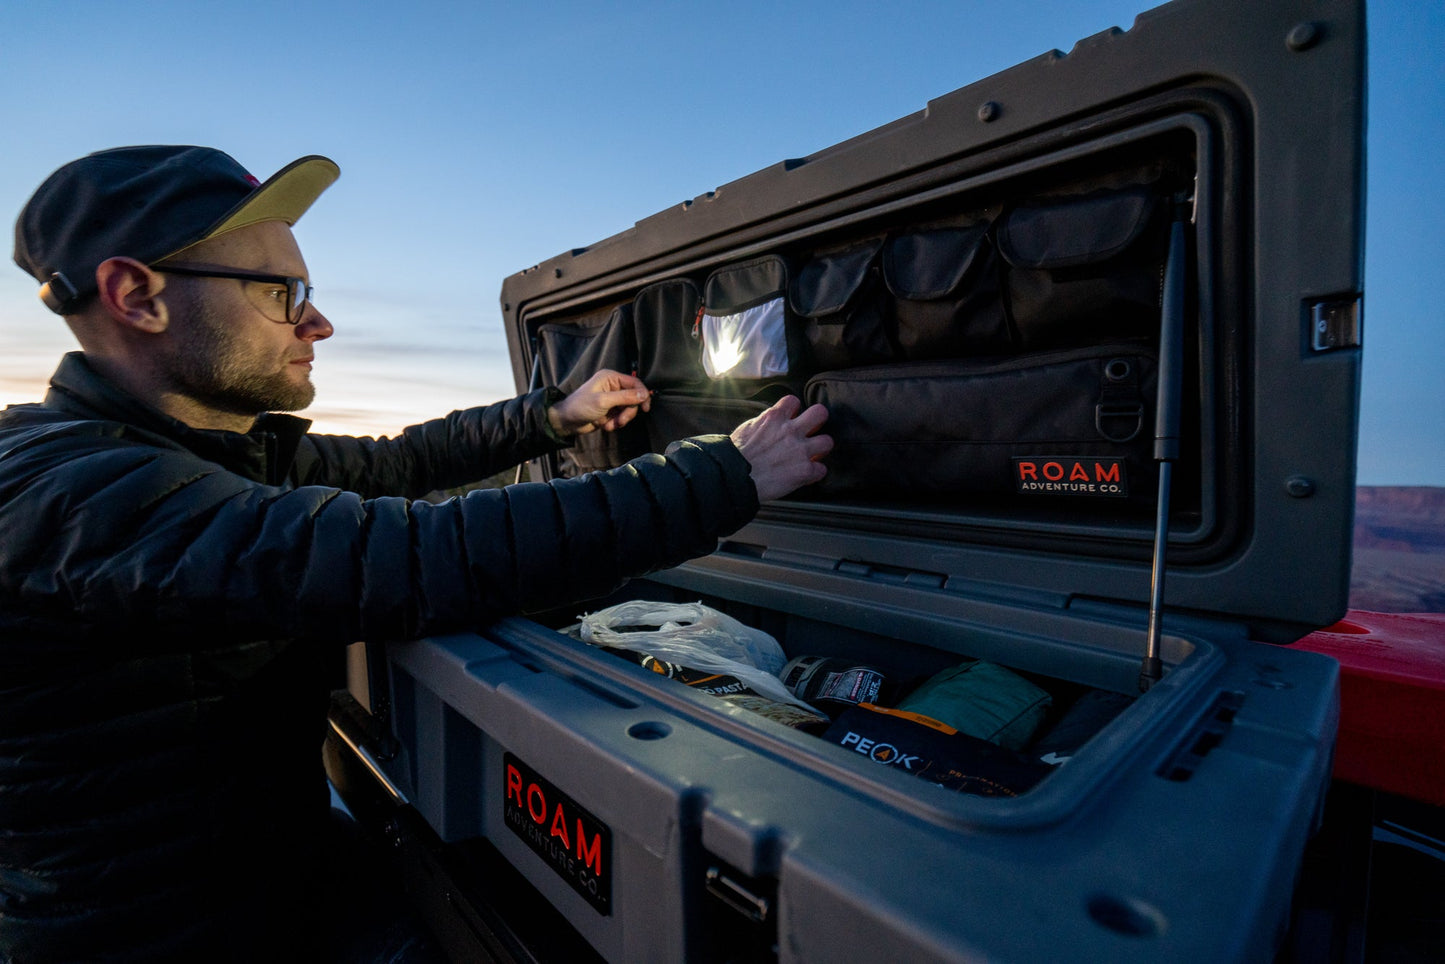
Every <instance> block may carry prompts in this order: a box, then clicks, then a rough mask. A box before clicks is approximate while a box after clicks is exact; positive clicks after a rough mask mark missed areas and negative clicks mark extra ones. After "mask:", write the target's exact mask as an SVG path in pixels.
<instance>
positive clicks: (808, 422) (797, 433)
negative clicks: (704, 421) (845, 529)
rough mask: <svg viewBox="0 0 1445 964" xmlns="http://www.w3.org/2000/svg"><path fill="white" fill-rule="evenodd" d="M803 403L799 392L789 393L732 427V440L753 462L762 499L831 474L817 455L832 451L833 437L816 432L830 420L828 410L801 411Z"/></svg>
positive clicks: (819, 408)
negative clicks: (765, 409) (768, 407)
mask: <svg viewBox="0 0 1445 964" xmlns="http://www.w3.org/2000/svg"><path fill="white" fill-rule="evenodd" d="M802 407H803V403H802V402H800V401H799V400H798V399H797V397H796V396H794V395H789V396H788V397H787V398H784V399H781V400H779V401H778V403H777V404H776V405H774V406H773V407H772V408H770V409H768V410H767V411H766V412H764V413H763V414H761V415H759V416H758V417H757V418H753V419H749V420H748V421H746V422H744V423H743V424H741V425H739V426H738V427H737V428H735V429H733V432H732V440H733V444H734V445H736V446H737V447H738V451H739V452H741V453H742V454H743V458H745V459H747V460H748V464H749V465H751V466H752V477H753V485H754V486H756V487H757V490H758V501H759V502H768V501H771V500H772V499H781V498H782V497H783V496H785V495H787V494H788V493H789V492H792V491H793V490H794V489H796V488H799V487H800V486H804V485H807V484H808V483H810V482H817V481H818V480H819V479H821V478H822V477H823V476H825V475H827V474H828V469H827V467H826V466H824V465H823V464H822V463H821V462H819V461H818V459H821V458H822V457H823V456H825V455H827V454H828V453H829V452H830V451H832V449H833V439H832V438H830V437H829V436H827V435H814V434H813V433H814V432H816V431H818V429H820V428H822V427H823V423H824V422H826V421H827V420H828V410H827V409H826V408H824V407H823V406H821V405H814V406H812V407H811V408H809V409H808V410H807V411H805V412H802V413H801V414H800V413H799V410H800V409H801V408H802Z"/></svg>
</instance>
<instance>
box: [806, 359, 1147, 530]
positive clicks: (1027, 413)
mask: <svg viewBox="0 0 1445 964" xmlns="http://www.w3.org/2000/svg"><path fill="white" fill-rule="evenodd" d="M1156 384H1157V364H1156V360H1155V357H1154V354H1153V352H1152V351H1150V350H1149V349H1146V348H1142V347H1138V346H1133V345H1114V346H1103V347H1089V348H1084V349H1077V350H1073V351H1059V352H1051V353H1047V354H1043V355H1030V356H1018V357H1014V358H1009V359H1006V360H1002V361H1000V360H992V361H982V360H959V361H950V362H921V363H916V364H899V365H880V366H874V367H870V368H854V369H849V370H846V371H837V372H826V373H824V374H821V375H817V376H815V377H814V378H813V379H811V380H810V381H809V382H808V386H807V389H806V392H805V396H806V400H807V402H808V404H812V403H814V402H821V403H822V404H824V405H826V406H827V407H828V424H827V429H826V430H827V432H828V434H829V435H831V436H832V437H833V442H834V446H833V452H832V454H831V455H830V456H829V457H828V459H827V465H828V475H827V476H826V477H825V478H824V480H823V481H822V482H821V483H819V486H818V490H819V491H820V492H823V493H827V494H832V495H871V496H879V497H887V498H909V497H922V498H927V499H930V500H933V499H941V498H947V499H956V500H966V499H969V498H973V497H977V496H1008V495H1018V496H1029V497H1036V498H1049V499H1057V498H1067V499H1071V500H1075V501H1077V500H1082V499H1097V500H1099V501H1100V502H1101V503H1111V504H1117V503H1116V502H1115V500H1118V499H1134V500H1135V501H1146V502H1147V501H1149V500H1151V499H1152V497H1153V493H1154V481H1155V479H1156V478H1157V468H1156V467H1155V464H1154V462H1153V460H1152V457H1151V452H1152V426H1153V419H1154V415H1153V411H1154V398H1155V392H1156Z"/></svg>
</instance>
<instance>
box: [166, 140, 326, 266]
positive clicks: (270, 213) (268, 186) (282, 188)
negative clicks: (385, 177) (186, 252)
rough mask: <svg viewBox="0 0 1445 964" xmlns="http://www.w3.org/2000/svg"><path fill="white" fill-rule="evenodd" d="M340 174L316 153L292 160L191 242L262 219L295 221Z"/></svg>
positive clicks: (256, 222)
mask: <svg viewBox="0 0 1445 964" xmlns="http://www.w3.org/2000/svg"><path fill="white" fill-rule="evenodd" d="M340 176H341V168H339V167H337V166H336V162H335V161H333V160H331V159H330V158H328V157H322V156H320V155H319V154H311V155H308V156H306V157H303V158H300V159H298V160H295V161H292V162H291V163H290V164H287V165H286V166H285V167H283V168H281V170H279V171H277V172H276V173H275V174H273V175H271V177H270V178H269V179H267V181H266V183H265V184H262V185H261V186H260V187H258V188H257V189H256V190H254V191H252V192H251V193H250V194H248V195H246V199H245V200H244V201H242V202H241V203H240V204H238V205H236V206H235V207H234V208H232V209H231V210H230V211H228V212H226V214H224V215H223V216H222V217H221V219H220V220H218V221H217V222H216V223H215V224H214V225H212V226H211V227H210V228H209V229H208V230H207V231H206V233H205V234H203V235H202V236H201V237H200V238H198V239H196V241H193V242H192V244H199V243H200V242H201V241H205V240H207V239H209V238H214V237H215V236H216V235H218V234H225V233H226V232H227V231H234V230H236V229H237V228H244V227H246V226H247V225H249V224H258V223H260V222H262V221H285V222H286V223H287V224H295V223H296V222H297V221H298V220H299V219H300V217H301V215H303V214H305V213H306V211H307V209H308V208H310V207H311V205H312V204H313V203H315V201H316V199H317V198H318V197H320V196H321V192H322V191H325V190H326V189H327V188H328V187H330V186H331V185H332V183H333V182H334V181H335V180H336V179H337V178H338V177H340ZM187 247H189V245H187Z"/></svg>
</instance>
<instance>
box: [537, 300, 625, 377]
mask: <svg viewBox="0 0 1445 964" xmlns="http://www.w3.org/2000/svg"><path fill="white" fill-rule="evenodd" d="M537 354H538V364H539V366H540V368H539V372H538V373H539V375H540V377H541V382H542V384H543V385H555V386H557V387H558V388H560V389H561V390H562V391H564V392H570V391H572V390H573V389H575V388H576V387H577V386H578V385H581V384H582V383H583V382H585V381H586V380H587V379H588V378H591V377H592V375H593V374H595V373H596V372H598V371H600V370H602V369H604V368H610V369H611V370H613V371H620V372H631V371H632V370H633V369H634V368H635V367H636V366H637V361H636V355H637V348H636V337H635V335H634V331H633V326H632V306H631V305H618V306H617V307H616V308H614V309H613V310H612V312H611V313H610V314H609V315H608V316H607V319H606V320H605V321H604V322H602V323H601V324H600V325H587V324H585V323H584V324H571V325H543V326H542V327H541V328H539V329H537Z"/></svg>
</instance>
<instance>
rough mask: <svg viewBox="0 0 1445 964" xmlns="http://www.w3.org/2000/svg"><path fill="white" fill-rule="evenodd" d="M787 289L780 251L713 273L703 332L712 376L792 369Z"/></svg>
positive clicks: (705, 362)
mask: <svg viewBox="0 0 1445 964" xmlns="http://www.w3.org/2000/svg"><path fill="white" fill-rule="evenodd" d="M787 292H788V265H787V262H785V261H784V260H783V259H782V258H780V257H778V256H777V255H764V256H762V257H760V258H754V259H752V260H751V261H745V262H742V263H741V264H735V265H729V266H728V267H725V268H719V269H717V270H716V271H714V272H713V273H712V274H710V275H708V278H707V281H706V283H705V284H704V285H703V311H702V314H701V316H699V318H698V337H699V338H701V340H702V365H703V370H704V371H705V372H706V374H707V376H708V377H709V378H775V377H779V376H783V375H787V374H788V370H789V365H788V336H787Z"/></svg>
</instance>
